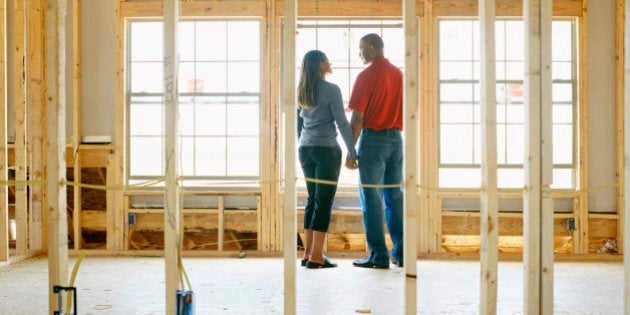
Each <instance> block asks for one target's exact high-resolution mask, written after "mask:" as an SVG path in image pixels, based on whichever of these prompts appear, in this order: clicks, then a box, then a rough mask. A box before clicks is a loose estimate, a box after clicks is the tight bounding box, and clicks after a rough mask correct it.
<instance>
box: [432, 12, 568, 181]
mask: <svg viewBox="0 0 630 315" xmlns="http://www.w3.org/2000/svg"><path fill="white" fill-rule="evenodd" d="M574 28H575V23H574V22H573V21H572V20H554V21H553V23H552V80H553V83H552V84H553V86H552V94H553V96H552V97H553V105H552V111H553V117H552V128H553V185H552V187H553V188H573V187H575V184H574V182H575V181H574V172H575V139H576V137H575V134H576V124H575V119H576V114H575V108H576V101H575V100H576V98H575V95H576V84H577V82H576V79H575V78H576V75H575V67H576V65H575V61H574V51H575V49H574V47H575V42H574V37H575V36H574ZM478 34H479V24H478V22H477V21H475V20H442V21H440V22H439V125H440V130H439V134H440V150H439V154H440V169H439V184H440V187H479V185H480V184H481V168H480V167H481V139H480V138H481V114H480V110H481V109H480V104H479V95H480V87H479V73H480V69H479V57H480V56H479V47H480V41H479V36H478ZM523 36H524V33H523V22H522V21H517V20H499V21H497V22H496V59H497V60H496V80H497V81H496V82H497V159H498V180H499V187H502V188H520V187H523V185H524V170H523V163H524V158H525V149H524V148H525V146H524V142H525V133H526V132H527V131H526V130H525V114H526V113H525V108H524V107H525V106H524V100H523V78H524V60H525V56H524V47H523V42H524V38H523Z"/></svg>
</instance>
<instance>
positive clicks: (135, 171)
mask: <svg viewBox="0 0 630 315" xmlns="http://www.w3.org/2000/svg"><path fill="white" fill-rule="evenodd" d="M163 147H164V142H163V138H162V137H131V138H130V145H129V151H130V152H129V164H130V169H131V172H130V175H131V176H161V175H162V174H163V171H164V165H163V164H162V160H163V157H164V151H163V150H162V148H163Z"/></svg>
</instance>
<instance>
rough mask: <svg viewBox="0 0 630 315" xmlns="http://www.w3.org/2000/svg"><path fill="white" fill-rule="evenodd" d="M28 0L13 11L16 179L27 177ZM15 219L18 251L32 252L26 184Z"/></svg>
mask: <svg viewBox="0 0 630 315" xmlns="http://www.w3.org/2000/svg"><path fill="white" fill-rule="evenodd" d="M27 4H28V3H27V1H25V0H16V1H15V4H14V5H15V7H14V11H13V18H14V24H13V27H14V29H13V38H14V48H13V82H14V86H13V87H14V88H13V99H14V101H13V104H14V113H15V122H14V127H15V179H16V180H17V181H25V180H26V161H27V152H26V149H27V148H26V33H27V25H28V24H27V22H26V6H27ZM15 220H16V222H17V240H16V250H17V254H18V255H24V254H26V253H27V252H28V201H27V194H26V186H25V185H16V186H15Z"/></svg>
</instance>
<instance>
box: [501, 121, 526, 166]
mask: <svg viewBox="0 0 630 315" xmlns="http://www.w3.org/2000/svg"><path fill="white" fill-rule="evenodd" d="M524 129H525V127H524V126H523V125H508V126H506V130H507V134H506V147H507V161H506V162H507V164H523V162H524V159H525V134H524V133H523V130H524Z"/></svg>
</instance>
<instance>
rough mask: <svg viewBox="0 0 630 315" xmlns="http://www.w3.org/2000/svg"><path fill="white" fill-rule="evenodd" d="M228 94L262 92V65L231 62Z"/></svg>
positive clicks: (229, 64)
mask: <svg viewBox="0 0 630 315" xmlns="http://www.w3.org/2000/svg"><path fill="white" fill-rule="evenodd" d="M227 74H228V92H232V93H238V92H258V91H260V63H258V62H230V63H228V70H227Z"/></svg>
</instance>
